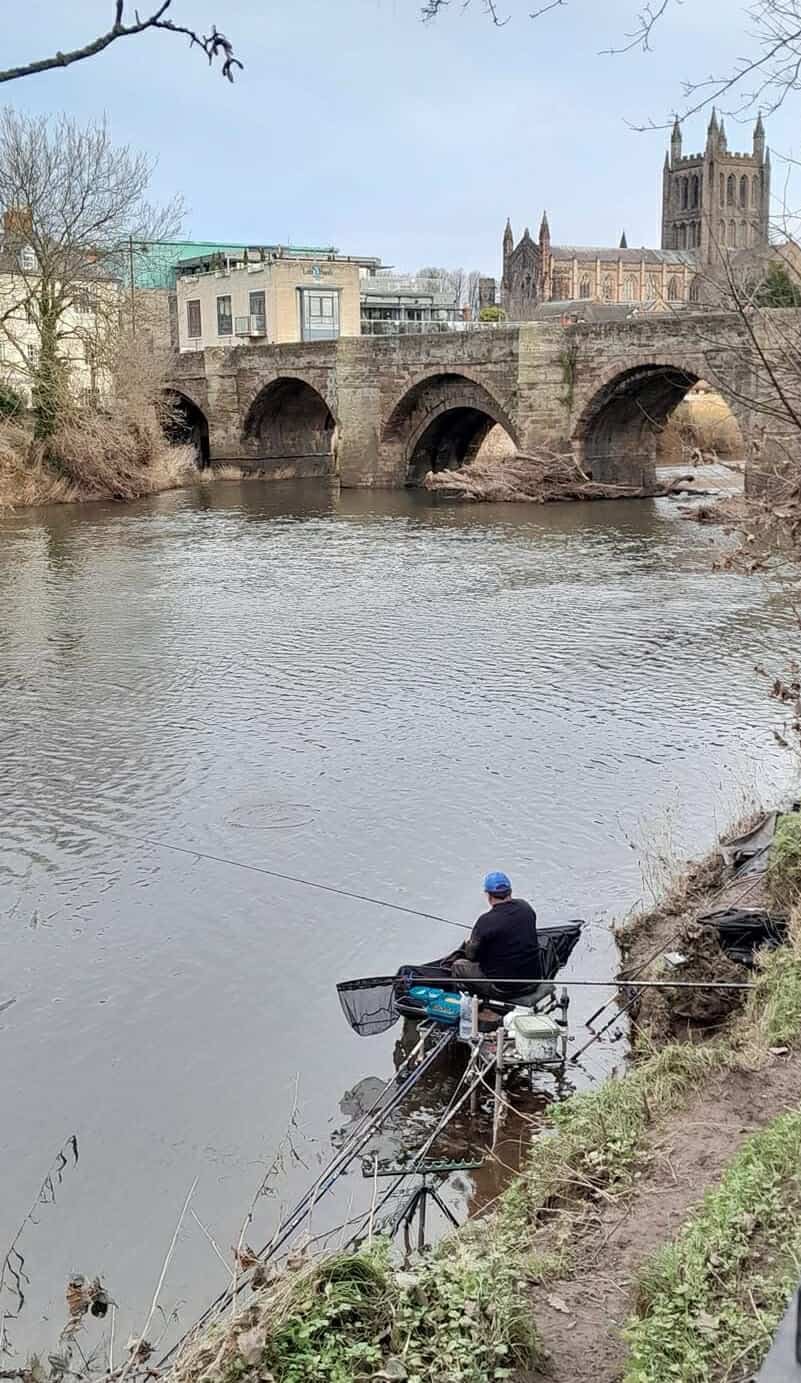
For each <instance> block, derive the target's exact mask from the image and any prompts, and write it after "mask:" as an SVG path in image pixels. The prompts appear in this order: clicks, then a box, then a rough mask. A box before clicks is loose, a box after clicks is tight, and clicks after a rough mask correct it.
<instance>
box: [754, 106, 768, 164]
mask: <svg viewBox="0 0 801 1383" xmlns="http://www.w3.org/2000/svg"><path fill="white" fill-rule="evenodd" d="M754 157H755V158H758V159H764V157H765V126H764V124H763V121H762V111H760V112H759V115H758V116H757V122H756V124H755V126H754Z"/></svg>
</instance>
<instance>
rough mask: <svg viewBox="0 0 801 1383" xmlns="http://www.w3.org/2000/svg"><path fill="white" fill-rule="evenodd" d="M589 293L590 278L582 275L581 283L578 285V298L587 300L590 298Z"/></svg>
mask: <svg viewBox="0 0 801 1383" xmlns="http://www.w3.org/2000/svg"><path fill="white" fill-rule="evenodd" d="M590 292H591V288H590V276H589V274H582V276H581V281H580V283H579V297H580V298H588V297H589V296H590Z"/></svg>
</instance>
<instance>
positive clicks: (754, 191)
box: [751, 176, 759, 206]
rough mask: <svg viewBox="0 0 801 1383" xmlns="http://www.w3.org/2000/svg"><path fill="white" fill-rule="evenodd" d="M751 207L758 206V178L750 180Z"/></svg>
mask: <svg viewBox="0 0 801 1383" xmlns="http://www.w3.org/2000/svg"><path fill="white" fill-rule="evenodd" d="M751 205H752V206H759V178H757V177H756V176H755V177H753V178H752V179H751Z"/></svg>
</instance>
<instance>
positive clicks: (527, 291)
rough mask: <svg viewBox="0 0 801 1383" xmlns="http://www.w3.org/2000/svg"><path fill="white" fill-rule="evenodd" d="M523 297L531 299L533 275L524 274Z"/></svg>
mask: <svg viewBox="0 0 801 1383" xmlns="http://www.w3.org/2000/svg"><path fill="white" fill-rule="evenodd" d="M523 297H524V298H530V297H531V274H524V276H523Z"/></svg>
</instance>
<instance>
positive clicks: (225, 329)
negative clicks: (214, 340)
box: [217, 293, 234, 336]
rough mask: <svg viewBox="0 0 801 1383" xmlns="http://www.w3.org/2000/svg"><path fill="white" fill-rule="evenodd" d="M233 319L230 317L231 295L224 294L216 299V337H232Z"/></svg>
mask: <svg viewBox="0 0 801 1383" xmlns="http://www.w3.org/2000/svg"><path fill="white" fill-rule="evenodd" d="M233 332H234V319H233V317H232V315H231V295H230V293H226V294H225V295H224V296H223V297H221V298H218V299H217V335H218V336H233Z"/></svg>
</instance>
